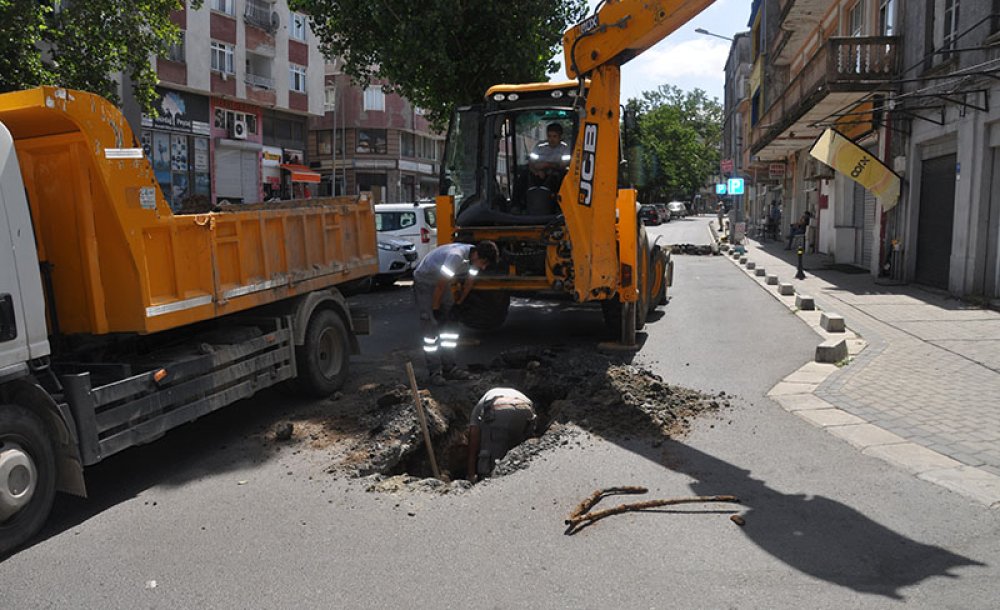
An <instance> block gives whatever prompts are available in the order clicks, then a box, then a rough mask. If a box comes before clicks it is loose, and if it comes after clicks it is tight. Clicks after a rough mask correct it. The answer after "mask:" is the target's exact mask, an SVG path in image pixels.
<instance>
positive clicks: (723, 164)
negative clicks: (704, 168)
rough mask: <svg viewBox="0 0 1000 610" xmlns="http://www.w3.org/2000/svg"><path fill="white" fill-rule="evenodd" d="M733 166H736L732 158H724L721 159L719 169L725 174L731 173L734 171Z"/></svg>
mask: <svg viewBox="0 0 1000 610" xmlns="http://www.w3.org/2000/svg"><path fill="white" fill-rule="evenodd" d="M733 168H734V163H733V160H732V159H723V160H721V161H719V170H720V171H721V172H722V173H723V174H728V173H731V172H732V171H733Z"/></svg>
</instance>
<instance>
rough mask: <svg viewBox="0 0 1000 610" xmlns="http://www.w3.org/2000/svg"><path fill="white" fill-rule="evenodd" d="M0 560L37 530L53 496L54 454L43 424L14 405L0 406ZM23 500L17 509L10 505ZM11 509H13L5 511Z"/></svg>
mask: <svg viewBox="0 0 1000 610" xmlns="http://www.w3.org/2000/svg"><path fill="white" fill-rule="evenodd" d="M0 471H2V472H0V474H2V475H3V480H2V481H0V485H2V488H0V495H3V496H4V497H0V503H3V505H4V507H3V508H0V518H2V521H0V559H2V558H3V557H5V556H7V555H8V554H9V553H10V552H11V551H13V550H15V549H16V548H18V547H19V546H21V545H22V544H24V543H25V542H27V541H28V540H29V539H31V537H32V536H34V535H35V534H36V533H38V530H40V529H41V528H42V525H44V523H45V520H46V519H48V516H49V512H50V511H51V510H52V502H53V500H54V499H55V495H56V457H55V449H54V448H53V446H52V440H51V439H50V437H49V434H48V432H47V431H46V428H45V424H44V423H42V420H41V419H39V418H38V416H37V415H35V414H34V413H32V412H31V411H29V410H28V409H25V408H23V407H19V406H17V405H0ZM21 502H24V504H23V506H21V507H20V508H18V509H12V508H11V507H12V506H14V505H16V504H20V503H21ZM11 510H13V511H14V512H13V513H12V514H5V513H9V512H10V511H11Z"/></svg>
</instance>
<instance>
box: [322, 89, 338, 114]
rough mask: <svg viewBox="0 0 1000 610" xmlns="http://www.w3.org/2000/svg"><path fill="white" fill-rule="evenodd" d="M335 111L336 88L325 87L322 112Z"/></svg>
mask: <svg viewBox="0 0 1000 610" xmlns="http://www.w3.org/2000/svg"><path fill="white" fill-rule="evenodd" d="M336 109H337V88H336V87H327V88H326V89H324V90H323V110H325V111H326V112H333V111H335V110H336Z"/></svg>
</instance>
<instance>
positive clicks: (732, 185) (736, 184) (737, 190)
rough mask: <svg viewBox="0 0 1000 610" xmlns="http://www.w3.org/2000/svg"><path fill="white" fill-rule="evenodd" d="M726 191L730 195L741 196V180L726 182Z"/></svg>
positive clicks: (731, 179) (735, 179)
mask: <svg viewBox="0 0 1000 610" xmlns="http://www.w3.org/2000/svg"><path fill="white" fill-rule="evenodd" d="M728 190H729V194H730V195H742V194H743V178H730V179H729V182H728Z"/></svg>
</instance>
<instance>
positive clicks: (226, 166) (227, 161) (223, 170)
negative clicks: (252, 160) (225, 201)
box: [215, 146, 243, 200]
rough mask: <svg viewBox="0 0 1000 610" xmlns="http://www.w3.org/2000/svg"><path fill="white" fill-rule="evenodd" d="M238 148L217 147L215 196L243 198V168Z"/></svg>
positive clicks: (220, 197)
mask: <svg viewBox="0 0 1000 610" xmlns="http://www.w3.org/2000/svg"><path fill="white" fill-rule="evenodd" d="M241 153H242V151H241V150H240V149H238V148H228V147H225V146H216V147H215V196H216V197H218V198H219V199H222V198H231V199H241V200H242V199H243V184H242V174H243V171H242V168H241V167H240V157H241Z"/></svg>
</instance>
